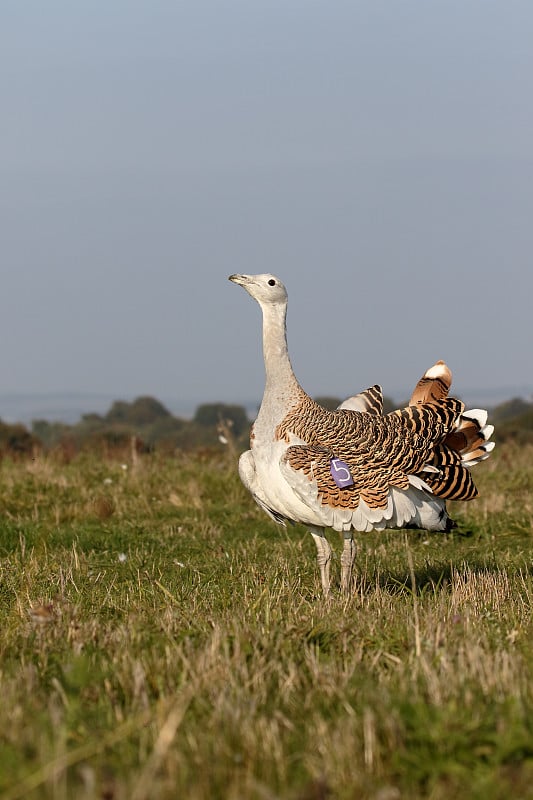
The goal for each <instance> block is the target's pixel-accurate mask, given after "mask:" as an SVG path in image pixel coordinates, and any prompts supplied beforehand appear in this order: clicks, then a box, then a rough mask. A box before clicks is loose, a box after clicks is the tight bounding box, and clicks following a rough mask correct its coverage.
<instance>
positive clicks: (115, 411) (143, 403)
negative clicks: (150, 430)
mask: <svg viewBox="0 0 533 800" xmlns="http://www.w3.org/2000/svg"><path fill="white" fill-rule="evenodd" d="M171 416H172V415H171V413H170V411H169V410H168V409H166V408H165V406H164V405H163V404H162V403H160V402H159V400H156V399H155V398H154V397H148V396H146V397H137V398H136V399H135V400H134V401H133V402H132V403H127V402H125V401H123V400H116V401H115V402H114V403H113V405H112V406H111V408H110V410H109V411H108V413H107V414H106V416H105V419H106V421H107V422H111V423H115V422H120V423H124V424H126V425H136V426H143V425H150V424H152V423H154V422H156V421H157V420H160V419H165V418H168V417H171Z"/></svg>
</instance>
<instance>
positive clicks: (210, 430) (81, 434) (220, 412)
mask: <svg viewBox="0 0 533 800" xmlns="http://www.w3.org/2000/svg"><path fill="white" fill-rule="evenodd" d="M316 400H317V402H319V403H320V404H321V405H323V406H324V407H325V408H330V409H334V408H336V407H337V406H338V404H339V402H340V400H339V399H338V398H336V397H317V398H316ZM394 407H395V405H394V403H393V402H392V400H390V398H385V403H384V408H385V413H387V412H388V411H391V410H392V409H393V408H394ZM490 421H491V422H492V423H494V424H495V425H496V433H495V439H496V441H504V440H506V439H510V438H512V439H515V440H518V441H519V442H520V443H525V442H532V443H533V400H532V401H527V400H523V399H521V398H513V399H512V400H508V401H506V402H505V403H501V404H500V405H498V406H496V407H495V408H493V409H492V410H491V411H490ZM250 424H251V420H250V419H249V418H248V415H247V413H246V410H245V408H244V407H243V406H240V405H231V404H227V403H204V404H202V405H199V406H198V407H197V408H196V411H195V413H194V416H193V418H192V419H190V420H187V419H182V418H181V417H176V416H174V415H173V414H171V412H170V411H169V410H168V409H167V408H165V406H164V405H163V404H162V403H161V402H159V400H156V399H155V398H154V397H149V396H144V397H138V398H137V399H135V400H133V401H132V402H126V401H124V400H116V401H115V402H114V403H113V404H112V406H111V408H110V409H109V411H108V412H107V414H84V415H83V416H82V417H81V419H80V420H79V422H77V423H76V424H74V425H67V424H65V423H62V422H49V421H47V420H44V419H37V420H34V421H33V423H32V425H31V429H28V428H26V427H25V426H24V425H21V424H16V425H10V424H7V423H5V422H2V421H1V420H0V456H1V455H8V454H9V455H13V456H22V455H31V454H32V453H34V452H35V451H37V450H42V449H44V450H46V451H51V450H54V449H63V450H66V449H69V450H70V451H71V452H72V453H76V452H78V451H80V450H84V449H94V448H104V449H107V450H115V449H122V448H125V447H130V446H131V444H132V442H135V447H136V448H137V449H138V450H141V451H142V450H144V451H153V450H159V451H165V452H173V451H175V450H193V449H198V448H209V449H222V448H224V447H225V446H227V445H228V444H231V445H234V446H235V447H238V448H241V449H242V448H244V447H245V446H246V444H247V441H248V434H249V429H250ZM229 440H231V441H229Z"/></svg>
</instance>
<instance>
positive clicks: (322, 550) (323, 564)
mask: <svg viewBox="0 0 533 800" xmlns="http://www.w3.org/2000/svg"><path fill="white" fill-rule="evenodd" d="M309 533H310V534H311V536H312V537H313V539H314V540H315V544H316V559H317V563H318V568H319V570H320V580H321V581H322V591H323V592H324V596H325V597H327V596H328V594H329V586H330V582H329V567H330V564H331V545H330V543H329V542H328V540H327V539H326V537H325V535H324V529H323V528H317V527H315V526H314V525H313V526H309Z"/></svg>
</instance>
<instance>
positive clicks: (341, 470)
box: [329, 458, 353, 489]
mask: <svg viewBox="0 0 533 800" xmlns="http://www.w3.org/2000/svg"><path fill="white" fill-rule="evenodd" d="M329 469H330V472H331V475H332V477H333V480H334V481H335V483H336V484H337V486H338V487H339V489H345V488H346V487H347V486H353V478H352V473H351V472H350V467H349V466H348V464H346V462H345V461H341V459H340V458H330V460H329Z"/></svg>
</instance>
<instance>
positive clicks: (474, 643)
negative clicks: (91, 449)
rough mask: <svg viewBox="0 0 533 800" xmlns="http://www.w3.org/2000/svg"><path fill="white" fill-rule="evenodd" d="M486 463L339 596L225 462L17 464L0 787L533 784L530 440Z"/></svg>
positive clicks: (420, 793)
mask: <svg viewBox="0 0 533 800" xmlns="http://www.w3.org/2000/svg"><path fill="white" fill-rule="evenodd" d="M476 477H477V481H478V485H479V487H480V492H481V497H480V498H479V499H478V500H476V501H474V502H472V503H470V504H463V505H460V506H457V507H456V508H454V509H453V513H454V515H455V517H456V518H457V519H458V521H459V523H460V528H459V530H458V531H457V532H455V533H453V534H449V535H437V534H434V535H431V534H427V533H425V532H412V533H409V534H407V535H406V534H405V533H403V532H390V533H381V534H378V533H371V534H361V535H360V536H359V537H358V548H359V549H358V556H357V565H356V577H355V586H354V593H353V596H352V597H351V598H350V599H348V600H346V599H344V598H343V597H341V596H340V594H339V593H338V591H335V592H334V593H333V597H332V598H331V599H330V600H328V601H327V602H326V601H324V599H323V598H322V596H321V593H320V587H319V580H318V572H317V569H316V566H315V549H314V544H313V542H312V539H311V537H310V536H309V535H308V534H307V533H306V532H305V530H304V529H303V528H300V527H294V528H291V529H288V530H284V529H282V528H278V527H277V526H275V525H274V524H273V523H272V522H270V521H269V520H268V518H267V517H266V516H264V515H263V514H262V512H261V511H260V510H259V509H257V508H256V507H255V506H254V504H253V502H252V501H251V499H250V498H249V496H248V495H247V494H246V492H245V490H244V489H243V488H242V487H241V485H240V483H239V480H238V477H237V474H236V468H235V464H233V463H230V461H229V459H225V458H222V457H218V458H211V459H208V458H206V457H205V456H204V457H201V456H200V455H199V456H196V457H193V456H187V457H185V456H182V457H178V458H175V459H171V458H162V457H161V458H158V457H155V456H146V457H143V458H142V459H141V460H140V462H139V463H138V464H137V465H136V466H135V467H133V466H132V465H131V464H130V465H128V468H127V469H124V468H123V467H122V465H121V464H120V462H118V461H113V460H112V459H99V458H97V457H95V456H93V457H89V456H84V457H79V458H77V459H75V460H74V461H72V462H71V463H66V464H62V463H60V462H59V461H55V460H53V459H51V458H50V459H46V458H43V459H38V460H36V461H21V462H17V463H11V462H8V461H4V462H3V463H2V465H1V467H0V479H1V485H2V495H1V499H0V512H1V520H2V521H1V523H0V688H1V693H2V702H1V703H0V796H1V797H3V798H5V800H9V799H10V800H14V798H30V799H35V798H54V800H56V799H57V800H63V799H64V798H76V799H77V798H81V799H82V800H83V798H87V800H89V798H107V800H141V798H147V800H148V798H149V799H150V800H152V798H169V800H170V798H172V799H174V798H187V799H188V800H204V799H205V800H207V798H209V800H213V798H230V800H242V798H252V800H255V799H257V800H271V799H273V798H289V800H326V798H330V799H331V798H335V799H336V798H339V800H348V799H350V800H352V799H353V798H363V799H364V798H369V799H370V798H373V799H374V800H399V799H400V798H409V800H417V799H418V798H432V799H434V800H440V799H442V800H444V798H446V799H448V798H457V799H458V800H462V798H465V799H466V798H469V799H470V798H483V800H496V799H497V798H505V800H509V798H513V799H516V798H533V684H532V681H531V677H532V675H531V673H532V665H533V626H532V620H531V602H532V597H533V586H532V566H533V559H532V550H531V542H532V539H531V537H532V527H531V518H532V511H533V509H532V505H533V500H532V489H533V448H532V447H529V448H528V447H525V448H522V449H521V450H520V449H518V448H517V447H513V445H512V444H505V445H502V446H501V447H500V448H499V449H498V450H497V451H496V452H495V454H494V456H493V458H491V460H490V461H488V462H487V463H485V464H482V465H480V466H479V467H477V468H476ZM330 541H331V542H332V544H333V545H334V547H335V549H336V554H337V561H336V562H335V564H334V574H336V573H338V568H339V564H338V559H339V556H340V544H341V543H340V539H339V537H338V534H335V533H331V535H330ZM39 620H41V621H39Z"/></svg>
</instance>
